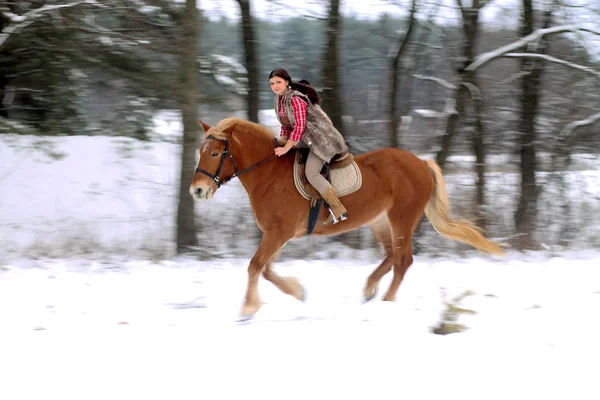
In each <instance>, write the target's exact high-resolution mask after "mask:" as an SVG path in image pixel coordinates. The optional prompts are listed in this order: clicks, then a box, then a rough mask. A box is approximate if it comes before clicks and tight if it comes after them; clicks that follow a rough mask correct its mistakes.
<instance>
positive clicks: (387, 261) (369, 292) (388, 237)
mask: <svg viewBox="0 0 600 400" xmlns="http://www.w3.org/2000/svg"><path fill="white" fill-rule="evenodd" d="M371 229H373V234H374V235H375V239H377V241H378V242H379V243H381V244H382V245H383V249H384V250H385V258H384V260H383V261H382V262H381V264H379V266H378V267H377V268H376V269H375V270H374V271H373V272H372V273H371V275H369V277H368V278H367V283H366V285H365V288H364V291H363V296H364V301H365V302H367V301H370V300H372V299H373V298H374V297H375V295H376V294H377V286H378V285H379V281H380V280H381V278H383V277H384V276H385V274H387V273H388V272H390V270H391V269H392V266H393V265H394V248H393V246H392V233H391V231H390V225H389V222H388V220H387V217H386V216H385V215H382V216H380V217H379V218H377V219H376V220H375V221H374V222H373V223H371Z"/></svg>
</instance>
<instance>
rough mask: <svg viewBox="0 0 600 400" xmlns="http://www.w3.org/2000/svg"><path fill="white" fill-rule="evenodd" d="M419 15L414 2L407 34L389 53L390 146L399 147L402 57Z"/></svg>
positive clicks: (400, 36)
mask: <svg viewBox="0 0 600 400" xmlns="http://www.w3.org/2000/svg"><path fill="white" fill-rule="evenodd" d="M416 13H417V0H413V1H412V6H411V8H410V16H409V19H408V26H407V28H406V32H405V33H404V35H402V34H399V35H398V41H397V42H396V43H394V45H393V46H392V48H390V51H389V52H388V58H390V72H389V73H390V75H391V77H390V80H391V84H390V86H389V88H390V91H389V94H388V99H389V100H388V103H389V109H388V113H389V117H388V118H389V121H390V128H389V136H390V146H391V147H398V145H399V143H398V128H399V125H400V116H399V115H398V111H397V110H396V108H397V103H398V90H399V88H400V83H401V80H402V72H401V71H400V68H399V66H400V60H401V58H402V56H404V55H406V51H407V49H408V42H409V39H410V36H411V33H412V31H413V26H414V23H415V14H416Z"/></svg>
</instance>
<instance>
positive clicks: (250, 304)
mask: <svg viewBox="0 0 600 400" xmlns="http://www.w3.org/2000/svg"><path fill="white" fill-rule="evenodd" d="M288 239H289V238H288V237H287V236H286V235H283V234H282V232H265V233H264V235H263V238H262V240H261V241H260V245H259V246H258V249H257V250H256V254H254V257H252V260H250V265H248V288H247V289H246V300H245V302H244V305H243V306H242V311H241V313H240V314H241V315H240V316H241V318H242V319H248V318H251V317H252V316H254V314H256V312H257V311H258V310H259V308H260V307H261V305H262V303H261V301H260V296H259V295H258V278H259V277H260V273H261V272H262V271H263V270H264V268H265V266H266V265H267V264H268V263H269V262H270V261H271V260H272V259H273V257H274V256H275V254H277V252H278V251H279V250H280V249H281V248H282V247H283V245H284V244H285V243H286V242H287V241H288Z"/></svg>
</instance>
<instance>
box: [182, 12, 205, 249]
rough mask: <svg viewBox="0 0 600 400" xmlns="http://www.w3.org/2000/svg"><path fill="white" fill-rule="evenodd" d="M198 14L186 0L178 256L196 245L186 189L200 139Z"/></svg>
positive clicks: (189, 201)
mask: <svg viewBox="0 0 600 400" xmlns="http://www.w3.org/2000/svg"><path fill="white" fill-rule="evenodd" d="M198 24H199V19H198V10H197V9H196V0H186V2H185V12H184V15H183V17H182V25H183V49H182V52H181V54H180V64H181V78H182V79H181V85H182V87H181V95H182V101H181V112H182V118H183V149H182V152H181V171H180V175H179V198H178V207H177V252H178V253H184V252H188V251H190V249H191V248H193V247H195V246H197V245H198V241H197V238H196V223H195V218H194V200H193V199H192V196H190V194H189V186H190V183H191V182H192V178H193V176H194V171H195V164H196V151H197V148H198V140H199V137H200V129H199V125H198V67H197V65H196V53H197V48H198Z"/></svg>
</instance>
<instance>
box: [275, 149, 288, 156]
mask: <svg viewBox="0 0 600 400" xmlns="http://www.w3.org/2000/svg"><path fill="white" fill-rule="evenodd" d="M288 150H289V149H286V148H285V147H277V148H276V149H275V155H276V156H277V157H281V156H282V155H284V154H285V153H287V152H288Z"/></svg>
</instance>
